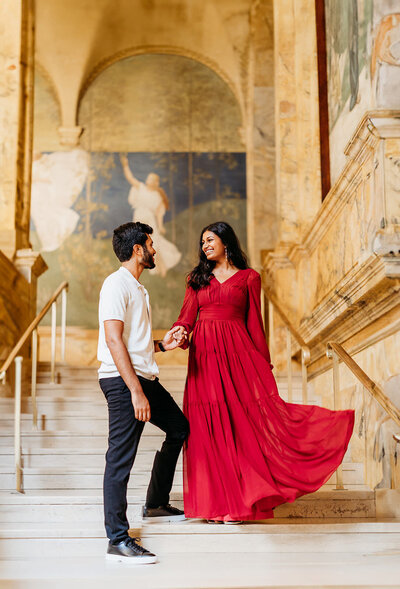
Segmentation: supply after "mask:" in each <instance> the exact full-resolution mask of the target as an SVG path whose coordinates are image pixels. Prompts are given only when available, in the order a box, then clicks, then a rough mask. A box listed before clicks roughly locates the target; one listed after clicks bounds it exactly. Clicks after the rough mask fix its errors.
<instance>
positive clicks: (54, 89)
mask: <svg viewBox="0 0 400 589" xmlns="http://www.w3.org/2000/svg"><path fill="white" fill-rule="evenodd" d="M36 71H37V72H38V73H39V74H40V75H41V76H42V78H44V79H45V80H46V82H47V83H48V85H49V89H50V90H51V92H52V94H53V98H54V100H55V101H56V103H57V106H58V110H59V114H60V121H61V119H62V108H61V99H60V94H59V92H58V88H57V86H56V85H55V83H54V80H53V78H52V77H51V75H50V74H49V72H48V71H47V69H46V68H45V67H44V66H43V65H42V64H41V63H40V62H38V60H37V59H36V60H35V72H36Z"/></svg>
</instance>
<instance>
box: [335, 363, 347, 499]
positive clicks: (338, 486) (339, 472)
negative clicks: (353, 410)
mask: <svg viewBox="0 0 400 589" xmlns="http://www.w3.org/2000/svg"><path fill="white" fill-rule="evenodd" d="M332 360H333V407H334V409H335V410H337V409H339V395H340V377H339V358H338V356H337V354H336V353H335V352H334V351H332ZM340 489H344V486H343V467H342V465H340V466H339V468H338V469H337V471H336V490H340Z"/></svg>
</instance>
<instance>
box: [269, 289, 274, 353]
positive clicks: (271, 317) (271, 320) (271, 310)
mask: <svg viewBox="0 0 400 589" xmlns="http://www.w3.org/2000/svg"><path fill="white" fill-rule="evenodd" d="M268 347H269V353H270V356H271V359H272V360H273V358H274V356H275V349H274V306H273V304H272V303H271V301H270V300H268Z"/></svg>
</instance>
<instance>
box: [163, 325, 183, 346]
mask: <svg viewBox="0 0 400 589" xmlns="http://www.w3.org/2000/svg"><path fill="white" fill-rule="evenodd" d="M186 339H187V331H186V330H185V328H184V327H182V326H181V325H176V326H175V327H173V328H172V329H170V330H169V331H167V333H166V334H165V336H164V339H163V341H162V343H163V346H164V348H165V349H166V350H174V349H175V348H179V346H181V345H182V344H183V343H184V342H185V340H186Z"/></svg>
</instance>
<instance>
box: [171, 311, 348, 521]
mask: <svg viewBox="0 0 400 589" xmlns="http://www.w3.org/2000/svg"><path fill="white" fill-rule="evenodd" d="M221 319H222V318H221V317H219V318H217V317H214V319H212V318H209V317H207V314H206V313H203V314H200V320H198V321H197V323H196V325H195V329H194V334H193V340H192V344H191V349H190V357H189V369H188V378H187V384H186V390H185V397H184V413H185V415H186V417H187V418H188V420H189V424H190V435H189V438H188V441H187V444H186V447H185V450H184V504H185V513H186V516H187V517H196V518H207V519H224V520H256V519H264V518H269V517H273V512H272V510H273V508H274V507H276V506H278V505H280V504H282V503H285V502H292V501H294V500H295V499H296V498H297V497H300V496H301V495H304V494H306V493H312V492H314V491H316V490H317V489H319V488H320V487H321V486H322V485H323V484H324V483H325V482H326V481H327V480H328V479H329V477H330V476H331V475H332V473H333V472H334V471H335V470H336V469H337V467H338V466H339V465H340V463H341V462H342V459H343V456H344V454H345V452H346V448H347V445H348V443H349V440H350V437H351V434H352V431H353V425H354V412H353V411H330V410H328V409H324V408H321V407H318V406H313V405H297V404H292V403H286V402H285V401H283V400H282V399H281V398H280V396H279V394H278V390H277V386H276V382H275V379H274V376H273V374H272V371H271V368H270V365H269V363H268V361H267V360H266V358H265V357H264V356H263V355H262V354H261V353H260V352H258V351H257V349H256V348H255V347H254V344H253V342H252V340H251V339H250V337H249V333H248V330H247V329H246V324H245V322H244V320H243V317H242V318H240V317H239V316H238V317H237V318H235V317H230V319H229V320H226V321H224V320H221ZM177 323H179V321H178V322H177Z"/></svg>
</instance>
